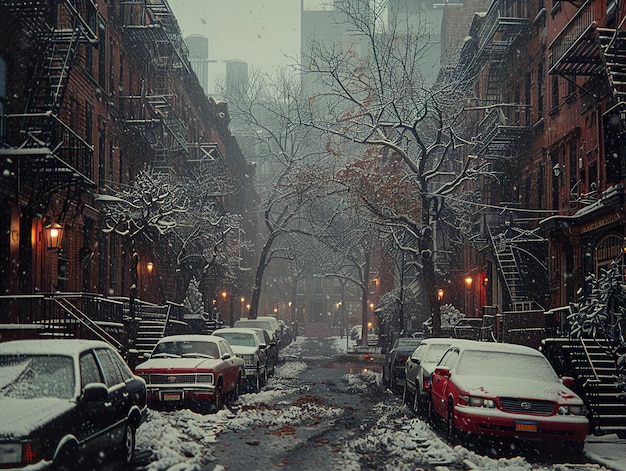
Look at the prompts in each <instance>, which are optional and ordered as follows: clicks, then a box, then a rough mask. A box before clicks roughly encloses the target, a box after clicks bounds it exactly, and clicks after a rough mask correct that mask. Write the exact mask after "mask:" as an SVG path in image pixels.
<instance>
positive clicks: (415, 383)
mask: <svg viewBox="0 0 626 471" xmlns="http://www.w3.org/2000/svg"><path fill="white" fill-rule="evenodd" d="M453 341H454V339H450V338H436V337H432V338H427V339H424V340H422V342H421V343H420V344H419V346H418V347H417V348H416V349H415V351H414V352H413V353H412V354H411V356H410V357H409V358H408V359H407V360H406V363H405V364H404V375H405V382H404V391H403V394H402V398H403V399H404V402H405V403H406V404H408V405H409V407H411V409H413V411H414V412H417V413H421V412H423V411H424V410H425V406H426V405H427V401H428V397H429V388H430V375H431V374H432V372H433V371H434V369H435V366H437V363H439V360H441V357H442V356H443V354H444V353H446V350H448V347H449V346H450V345H451V344H452V342H453Z"/></svg>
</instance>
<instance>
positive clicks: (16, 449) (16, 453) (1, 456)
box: [0, 443, 22, 464]
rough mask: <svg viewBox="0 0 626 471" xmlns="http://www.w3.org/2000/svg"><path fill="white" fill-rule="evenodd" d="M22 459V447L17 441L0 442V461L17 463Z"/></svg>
mask: <svg viewBox="0 0 626 471" xmlns="http://www.w3.org/2000/svg"><path fill="white" fill-rule="evenodd" d="M21 459H22V447H21V446H20V445H18V444H17V443H10V444H0V463H2V464H6V463H19V462H20V460H21Z"/></svg>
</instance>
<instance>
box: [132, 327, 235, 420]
mask: <svg viewBox="0 0 626 471" xmlns="http://www.w3.org/2000/svg"><path fill="white" fill-rule="evenodd" d="M135 373H136V374H137V375H139V376H141V377H142V378H143V379H144V380H145V381H146V387H147V389H148V405H149V406H150V407H154V408H157V407H164V406H174V407H181V406H183V407H190V408H193V409H197V410H200V411H217V410H219V409H220V408H221V407H222V405H223V403H224V402H225V401H230V402H235V401H236V400H237V399H238V398H239V388H240V386H241V385H242V382H243V378H244V376H245V370H244V361H243V360H242V359H241V358H239V357H238V356H237V355H235V352H233V349H232V348H231V346H230V345H229V344H228V342H227V341H226V340H225V339H223V338H222V337H218V336H215V335H172V336H169V337H164V338H162V339H161V340H159V342H158V343H157V344H156V346H155V347H154V350H153V351H152V353H151V355H150V357H149V359H148V361H145V362H143V363H141V364H139V365H137V367H136V368H135Z"/></svg>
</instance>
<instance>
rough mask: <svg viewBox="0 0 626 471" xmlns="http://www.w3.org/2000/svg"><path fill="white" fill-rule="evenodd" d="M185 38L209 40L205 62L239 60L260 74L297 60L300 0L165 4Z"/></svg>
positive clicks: (194, 0)
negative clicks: (288, 59) (254, 67)
mask: <svg viewBox="0 0 626 471" xmlns="http://www.w3.org/2000/svg"><path fill="white" fill-rule="evenodd" d="M169 4H170V6H171V8H172V9H173V10H174V14H175V15H176V18H177V19H178V24H179V25H180V28H181V30H182V32H183V36H184V37H187V36H190V35H192V34H201V35H203V36H206V37H208V38H209V59H212V60H217V61H224V60H231V59H240V60H243V61H246V62H247V63H248V64H249V65H251V66H256V67H261V68H262V69H264V71H269V70H268V69H272V68H275V67H276V66H279V65H280V64H286V63H287V62H288V61H287V59H285V56H286V55H287V56H291V57H298V56H299V50H300V0H169Z"/></svg>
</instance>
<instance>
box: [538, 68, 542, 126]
mask: <svg viewBox="0 0 626 471" xmlns="http://www.w3.org/2000/svg"><path fill="white" fill-rule="evenodd" d="M540 119H543V63H540V64H539V67H538V68H537V121H539V120H540Z"/></svg>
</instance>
